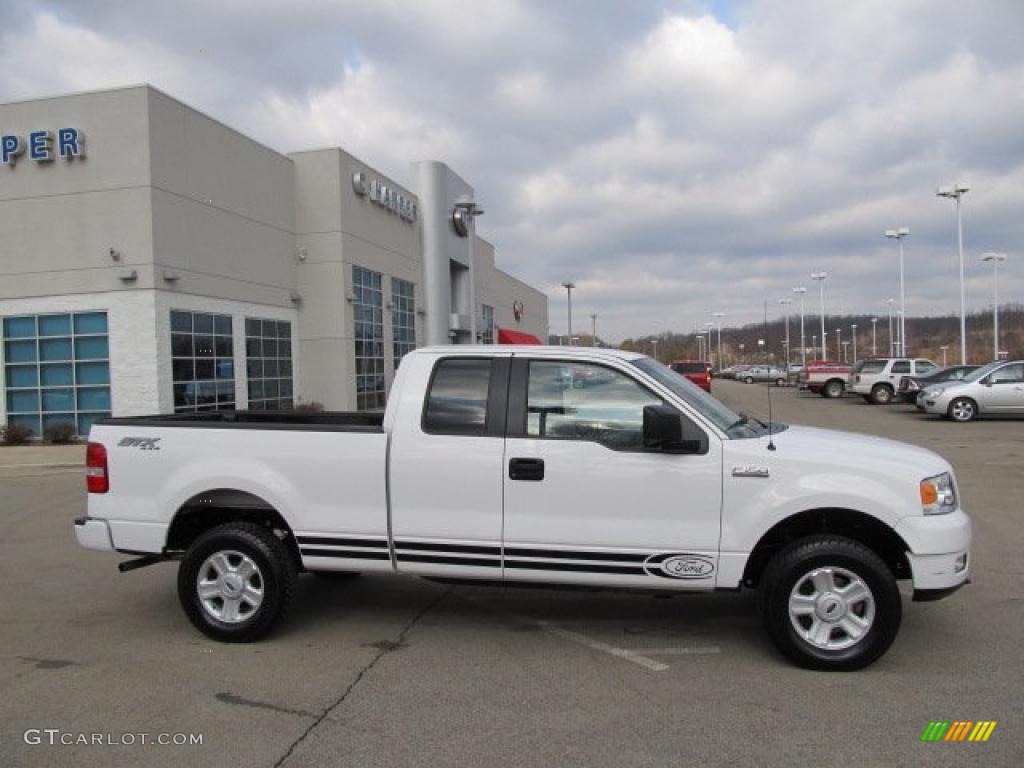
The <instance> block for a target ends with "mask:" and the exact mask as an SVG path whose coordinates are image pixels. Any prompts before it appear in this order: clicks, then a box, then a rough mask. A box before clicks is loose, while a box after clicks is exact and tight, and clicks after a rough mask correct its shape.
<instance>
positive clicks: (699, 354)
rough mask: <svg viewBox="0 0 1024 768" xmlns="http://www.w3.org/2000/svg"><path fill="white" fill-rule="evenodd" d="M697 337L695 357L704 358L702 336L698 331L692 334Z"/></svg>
mask: <svg viewBox="0 0 1024 768" xmlns="http://www.w3.org/2000/svg"><path fill="white" fill-rule="evenodd" d="M694 335H695V336H696V337H697V359H698V360H703V359H704V337H703V336H701V335H700V334H699V333H695V334H694Z"/></svg>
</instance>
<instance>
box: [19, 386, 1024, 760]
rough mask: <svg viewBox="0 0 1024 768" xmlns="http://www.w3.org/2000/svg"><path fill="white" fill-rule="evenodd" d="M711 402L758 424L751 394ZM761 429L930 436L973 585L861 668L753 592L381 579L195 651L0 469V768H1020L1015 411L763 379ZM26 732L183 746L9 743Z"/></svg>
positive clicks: (65, 495) (159, 572) (134, 582)
mask: <svg viewBox="0 0 1024 768" xmlns="http://www.w3.org/2000/svg"><path fill="white" fill-rule="evenodd" d="M715 392H716V394H717V395H718V396H719V397H721V398H722V399H724V400H726V401H728V402H729V403H730V404H732V405H733V406H734V407H735V408H738V409H742V410H746V411H748V412H750V413H754V414H758V415H764V414H766V412H767V400H766V394H767V389H766V388H765V387H763V386H758V385H744V384H738V383H735V382H716V384H715ZM774 417H775V419H776V420H779V421H784V422H792V423H803V424H809V425H815V426H824V427H833V428H837V429H848V430H853V431H858V432H867V433H872V434H878V435H884V436H887V437H892V438H896V439H900V440H906V441H908V442H912V443H917V444H920V445H924V446H927V447H930V448H932V449H934V450H936V451H937V452H938V453H940V454H942V455H943V456H945V457H946V458H947V459H948V460H950V461H951V462H952V464H953V465H954V467H955V468H956V470H957V474H958V479H959V483H960V489H961V494H962V497H963V502H964V505H965V507H966V508H967V509H968V510H969V511H970V512H971V513H973V515H974V520H975V545H974V560H973V564H974V565H973V580H974V583H973V584H972V585H970V586H969V587H967V588H965V589H963V590H961V591H960V592H959V593H957V594H956V595H954V596H952V597H950V598H948V599H946V600H943V601H939V602H936V603H911V602H909V601H907V602H906V603H905V613H904V621H903V627H902V629H901V632H900V635H899V637H898V638H897V640H896V643H895V645H894V646H893V648H892V649H891V650H890V651H889V653H888V654H887V655H886V656H885V657H883V658H882V659H881V660H880V661H879V662H878V663H876V664H875V665H874V666H872V667H870V668H869V669H867V670H864V671H861V672H857V673H851V674H825V673H818V672H808V671H804V670H800V669H796V668H794V667H792V666H790V665H789V664H788V663H787V662H785V661H784V660H783V659H782V657H781V656H780V655H779V654H778V653H777V652H776V651H775V650H774V648H773V647H772V646H771V644H770V642H769V641H768V639H767V637H766V635H765V634H764V633H763V632H762V631H761V628H760V625H759V622H758V619H757V617H756V613H755V609H754V601H753V596H752V595H751V594H740V595H738V596H737V595H734V594H714V595H704V596H680V597H674V598H671V599H655V598H652V597H649V596H637V595H623V594H614V593H581V592H567V591H557V590H551V591H548V590H543V591H527V590H520V589H508V590H502V589H498V588H484V587H471V586H458V587H451V586H443V585H439V584H434V583H429V582H425V581H419V580H414V579H404V578H386V577H364V578H362V579H358V580H355V581H351V582H340V583H332V582H325V581H322V580H319V579H316V578H314V577H312V576H305V577H303V579H302V580H301V589H300V594H299V597H298V600H297V604H296V605H295V606H294V608H293V611H292V612H291V614H290V616H289V618H288V620H287V621H286V623H285V624H284V625H283V626H282V627H281V628H280V629H279V630H278V631H277V632H275V633H274V634H273V635H272V636H271V637H270V638H269V639H267V640H265V641H263V642H260V643H257V644H253V645H215V644H212V643H211V642H210V641H208V640H206V639H205V638H204V637H203V636H202V635H200V634H199V633H198V632H197V631H195V630H194V629H193V628H192V627H191V625H190V624H188V622H187V621H186V619H185V618H184V616H183V614H182V612H181V610H180V608H179V606H178V603H177V597H176V594H175V586H174V585H175V575H176V568H175V566H173V565H170V564H165V565H158V566H154V567H152V568H146V569H143V570H140V571H136V572H133V573H130V574H124V575H120V574H118V572H117V570H116V567H115V566H116V562H117V558H115V557H111V556H109V555H104V554H102V553H93V552H86V551H84V550H80V549H79V548H78V547H77V545H76V544H75V543H74V540H73V533H72V524H71V521H72V519H73V518H74V517H76V516H78V515H81V514H83V513H84V508H85V495H84V492H83V485H84V480H83V474H82V471H81V470H80V469H77V468H74V467H67V466H60V467H54V468H48V467H45V466H36V465H28V466H24V467H21V468H8V469H6V470H3V471H0V524H2V526H3V528H2V536H0V577H2V579H3V585H4V589H3V595H4V600H3V606H4V609H3V611H2V612H0V622H2V627H3V631H2V635H0V722H2V723H3V726H2V732H0V764H2V765H17V766H50V765H61V766H63V765H72V764H73V765H97V766H129V765H130V766H134V765H140V764H146V765H149V766H163V765H181V764H186V763H187V764H189V765H213V764H217V765H229V766H235V765H237V766H241V765H245V766H253V767H254V768H257V767H263V766H304V765H352V766H371V765H372V766H412V765H415V766H419V765H422V766H434V767H436V766H456V765H458V766H478V765H490V766H530V767H531V768H533V767H534V766H540V765H554V766H561V765H580V766H588V767H590V766H614V767H615V768H621V767H622V766H689V765H705V766H711V765H730V766H765V765H785V766H791V765H800V764H817V765H830V766H840V765H848V764H849V765H858V766H910V765H923V766H924V765H927V766H946V765H948V766H954V765H956V766H960V765H985V766H1017V765H1020V763H1021V756H1022V754H1024V717H1022V715H1021V704H1022V683H1024V657H1022V654H1021V643H1020V639H1021V637H1024V599H1022V598H1024V588H1022V586H1021V583H1022V577H1024V566H1022V558H1021V552H1022V551H1024V525H1022V504H1021V495H1022V492H1024V471H1022V468H1024V421H1002V422H977V423H972V424H966V425H959V424H953V423H950V422H944V421H938V420H933V419H929V418H925V417H921V416H918V415H917V414H916V413H912V412H911V410H910V409H909V406H890V407H887V408H882V407H878V406H869V405H867V404H865V403H864V402H863V401H861V400H860V399H859V398H856V399H852V398H851V399H844V400H839V401H827V400H825V399H823V398H820V397H817V396H813V395H809V394H801V393H798V392H796V391H795V390H792V389H782V390H776V391H775V397H774ZM6 450H12V449H6ZM931 720H996V721H998V726H997V727H996V728H995V730H994V732H993V734H992V736H991V738H990V739H989V741H988V742H987V743H984V744H977V743H934V744H928V743H922V742H921V741H920V737H921V734H922V732H923V730H924V729H925V727H926V726H927V725H928V723H929V721H931ZM26 729H60V731H61V732H65V733H72V734H78V733H86V734H91V733H102V734H113V735H114V736H119V735H121V734H129V733H136V734H137V733H142V732H145V733H149V734H153V735H154V736H155V734H159V733H172V734H173V733H179V732H180V733H186V734H202V744H201V745H185V746H173V745H167V746H158V745H145V746H143V745H141V744H138V743H136V744H134V745H130V746H127V745H118V746H111V745H100V744H96V745H88V746H84V745H78V746H59V745H55V746H50V745H49V744H48V743H46V742H45V741H43V743H42V744H38V745H31V744H26V743H25V741H24V738H23V733H24V732H25V730H26ZM44 736H45V734H44Z"/></svg>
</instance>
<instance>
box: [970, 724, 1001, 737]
mask: <svg viewBox="0 0 1024 768" xmlns="http://www.w3.org/2000/svg"><path fill="white" fill-rule="evenodd" d="M997 722H998V721H996V720H979V721H978V724H977V725H976V726H974V730H973V731H971V735H970V737H969V738H968V739H967V740H968V741H988V737H989V736H991V735H992V731H994V730H995V729H996V723H997Z"/></svg>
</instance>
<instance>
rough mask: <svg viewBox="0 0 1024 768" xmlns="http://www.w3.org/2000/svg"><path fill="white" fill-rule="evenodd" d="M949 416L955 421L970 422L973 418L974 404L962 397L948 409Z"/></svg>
mask: <svg viewBox="0 0 1024 768" xmlns="http://www.w3.org/2000/svg"><path fill="white" fill-rule="evenodd" d="M949 415H950V416H952V417H953V419H954V420H955V421H970V420H971V419H973V418H974V403H972V402H971V401H970V400H968V399H967V398H964V397H962V398H960V399H958V400H954V401H953V404H952V405H951V406H950V407H949Z"/></svg>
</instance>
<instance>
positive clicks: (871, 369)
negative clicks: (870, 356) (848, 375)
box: [853, 360, 885, 373]
mask: <svg viewBox="0 0 1024 768" xmlns="http://www.w3.org/2000/svg"><path fill="white" fill-rule="evenodd" d="M857 366H860V367H859V368H858V367H857ZM883 370H885V360H862V361H861V362H859V363H857V365H855V366H854V367H853V371H854V373H881V372H882V371H883Z"/></svg>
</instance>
